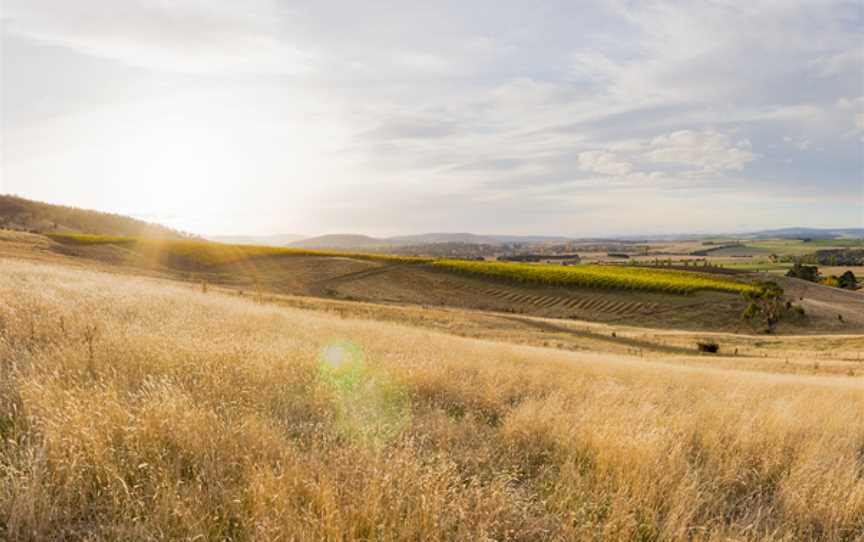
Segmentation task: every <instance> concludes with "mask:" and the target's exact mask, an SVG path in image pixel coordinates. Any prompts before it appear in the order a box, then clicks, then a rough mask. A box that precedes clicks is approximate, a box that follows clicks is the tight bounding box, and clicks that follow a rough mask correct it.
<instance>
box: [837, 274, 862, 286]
mask: <svg viewBox="0 0 864 542" xmlns="http://www.w3.org/2000/svg"><path fill="white" fill-rule="evenodd" d="M837 282H838V283H839V286H840V288H846V289H847V290H855V289H857V288H858V279H856V278H855V273H853V272H852V271H846V272H845V273H843V274H842V275H840V278H839V279H837Z"/></svg>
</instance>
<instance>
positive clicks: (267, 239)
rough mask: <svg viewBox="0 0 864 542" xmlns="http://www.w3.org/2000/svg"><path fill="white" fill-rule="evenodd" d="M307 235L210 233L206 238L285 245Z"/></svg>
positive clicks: (235, 243) (219, 240) (232, 242)
mask: <svg viewBox="0 0 864 542" xmlns="http://www.w3.org/2000/svg"><path fill="white" fill-rule="evenodd" d="M306 237H307V236H305V235H295V234H291V233H284V234H275V235H208V236H207V237H206V239H208V240H210V241H216V242H217V243H228V244H232V245H267V246H284V245H288V244H290V243H293V242H295V241H299V240H301V239H306Z"/></svg>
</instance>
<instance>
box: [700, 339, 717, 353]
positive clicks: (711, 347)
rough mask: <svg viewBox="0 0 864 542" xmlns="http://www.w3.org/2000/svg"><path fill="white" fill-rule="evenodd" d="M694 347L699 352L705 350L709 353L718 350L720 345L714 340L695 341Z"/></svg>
mask: <svg viewBox="0 0 864 542" xmlns="http://www.w3.org/2000/svg"><path fill="white" fill-rule="evenodd" d="M696 348H697V349H698V350H699V351H700V352H707V353H709V354H716V353H717V352H719V351H720V345H719V344H717V343H716V342H715V341H699V342H697V343H696Z"/></svg>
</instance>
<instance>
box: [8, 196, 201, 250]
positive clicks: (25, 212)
mask: <svg viewBox="0 0 864 542" xmlns="http://www.w3.org/2000/svg"><path fill="white" fill-rule="evenodd" d="M0 228H7V229H13V230H23V231H31V232H36V233H64V232H65V233H88V234H100V235H109V236H128V237H146V238H154V239H183V238H186V237H189V236H188V235H186V234H184V233H182V232H178V231H176V230H172V229H170V228H166V227H165V226H160V225H158V224H152V223H150V222H144V221H143V220H137V219H134V218H130V217H128V216H122V215H116V214H111V213H100V212H98V211H91V210H88V209H78V208H75V207H66V206H63V205H51V204H48V203H42V202H38V201H31V200H27V199H24V198H19V197H16V196H9V195H0Z"/></svg>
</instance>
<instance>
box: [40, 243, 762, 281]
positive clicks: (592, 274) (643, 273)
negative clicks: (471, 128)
mask: <svg viewBox="0 0 864 542" xmlns="http://www.w3.org/2000/svg"><path fill="white" fill-rule="evenodd" d="M49 237H51V238H52V239H54V240H55V241H58V242H61V243H66V244H73V245H99V244H113V245H123V246H127V247H129V248H131V249H134V250H136V251H138V252H141V253H145V254H151V255H153V256H154V257H158V258H160V259H161V260H162V261H165V262H168V263H172V264H174V265H181V266H185V267H194V268H196V269H201V268H206V267H209V266H218V265H225V264H228V263H233V262H239V261H243V260H252V259H256V258H275V257H281V256H322V257H325V256H328V257H349V258H356V259H366V260H375V261H386V262H403V263H417V264H429V265H432V266H434V267H435V268H437V269H442V270H446V271H450V272H456V273H466V274H472V275H477V276H481V277H485V278H492V279H498V280H506V281H511V282H529V283H539V284H550V285H559V286H576V287H588V288H604V289H619V290H646V291H657V292H667V293H678V294H687V293H692V292H696V291H700V290H715V291H724V292H733V293H742V292H747V291H751V290H753V287H752V286H750V285H748V284H744V283H742V282H738V281H735V280H731V279H728V278H724V277H718V276H710V275H704V274H700V273H696V272H685V271H674V270H667V269H644V268H637V267H619V266H597V265H592V266H588V265H585V266H575V267H564V266H556V265H531V264H517V263H499V262H476V261H465V260H449V259H433V258H422V257H413V256H395V255H385V254H376V253H359V252H340V251H326V250H314V249H302V248H287V247H265V246H256V245H228V244H221V243H210V242H207V241H152V240H143V239H135V238H124V237H114V236H104V235H68V234H54V235H49Z"/></svg>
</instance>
